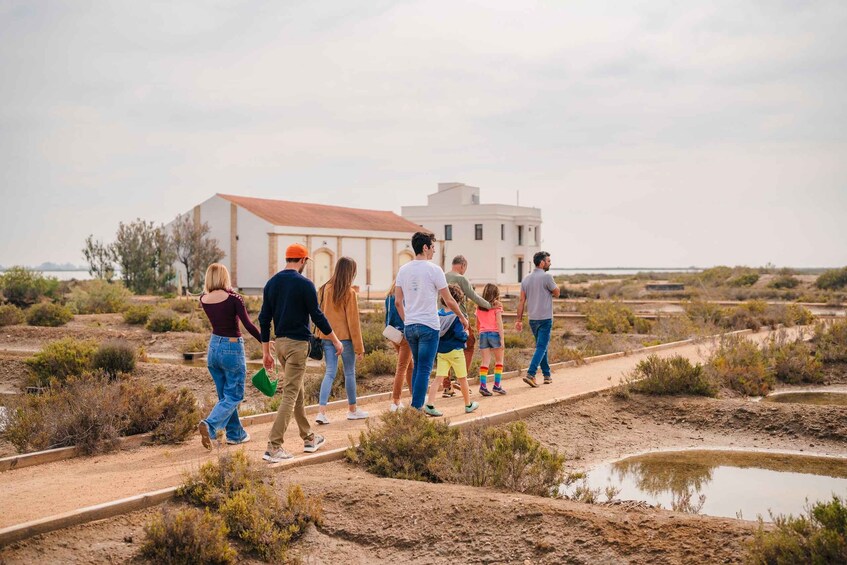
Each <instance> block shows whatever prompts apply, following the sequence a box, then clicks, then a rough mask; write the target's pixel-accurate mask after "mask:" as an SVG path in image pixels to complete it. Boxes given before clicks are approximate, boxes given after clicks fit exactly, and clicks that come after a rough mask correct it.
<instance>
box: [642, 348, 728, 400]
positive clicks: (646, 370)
mask: <svg viewBox="0 0 847 565" xmlns="http://www.w3.org/2000/svg"><path fill="white" fill-rule="evenodd" d="M630 380H631V383H630V385H629V386H630V388H631V389H632V390H633V391H635V392H643V393H646V394H693V395H699V396H715V395H717V393H718V386H717V384H716V383H715V382H713V381H712V380H710V379H709V377H708V375H706V373H705V372H704V371H703V366H702V365H700V363H697V364H696V365H692V364H691V362H690V361H689V360H688V359H686V358H685V357H682V356H681V355H674V356H673V357H671V358H668V359H663V358H662V357H659V356H658V355H655V354H654V355H650V356H649V357H647V359H644V360H643V361H640V362H639V363H638V365H636V367H635V369H634V370H633V372H632V373H631V374H630Z"/></svg>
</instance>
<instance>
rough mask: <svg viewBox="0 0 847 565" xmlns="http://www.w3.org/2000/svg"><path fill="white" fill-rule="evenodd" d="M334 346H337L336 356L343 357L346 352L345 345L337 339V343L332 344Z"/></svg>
mask: <svg viewBox="0 0 847 565" xmlns="http://www.w3.org/2000/svg"><path fill="white" fill-rule="evenodd" d="M332 345H334V346H335V354H336V355H338V356H341V354H342V353H343V352H344V345H343V344H342V343H341V342H340V341H339V340H338V339H337V338H336V340H335V341H333V342H332Z"/></svg>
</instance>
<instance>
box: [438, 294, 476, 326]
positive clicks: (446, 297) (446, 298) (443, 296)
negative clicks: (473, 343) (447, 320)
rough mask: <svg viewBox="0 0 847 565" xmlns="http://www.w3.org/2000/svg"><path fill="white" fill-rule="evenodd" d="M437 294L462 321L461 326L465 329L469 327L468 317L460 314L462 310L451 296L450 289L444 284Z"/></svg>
mask: <svg viewBox="0 0 847 565" xmlns="http://www.w3.org/2000/svg"><path fill="white" fill-rule="evenodd" d="M438 295H439V296H441V300H443V301H444V304H445V305H446V306H447V308H449V309H450V310H452V311H453V313H454V314H456V316H458V317H459V321H460V322H461V323H462V327H463V328H464V329H465V331H467V329H468V328H469V327H470V326H469V324H468V319H467V318H466V317H465V315H464V314H462V310H461V309H460V308H459V303H458V302H456V300H455V299H454V298H453V295H452V294H450V289H449V288H447V287H446V286H445V287H444V288H442V289H441V290H439V291H438Z"/></svg>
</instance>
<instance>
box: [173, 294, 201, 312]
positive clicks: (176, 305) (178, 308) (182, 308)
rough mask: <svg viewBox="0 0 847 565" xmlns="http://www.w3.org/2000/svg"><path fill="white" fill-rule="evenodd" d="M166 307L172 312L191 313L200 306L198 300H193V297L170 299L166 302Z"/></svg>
mask: <svg viewBox="0 0 847 565" xmlns="http://www.w3.org/2000/svg"><path fill="white" fill-rule="evenodd" d="M168 307H169V308H170V309H171V310H173V311H174V312H179V313H180V314H191V313H192V312H194V311H196V310H197V309H198V308H200V302H199V301H195V300H194V299H187V300H186V299H182V298H177V299H176V300H171V301H170V302H169V303H168Z"/></svg>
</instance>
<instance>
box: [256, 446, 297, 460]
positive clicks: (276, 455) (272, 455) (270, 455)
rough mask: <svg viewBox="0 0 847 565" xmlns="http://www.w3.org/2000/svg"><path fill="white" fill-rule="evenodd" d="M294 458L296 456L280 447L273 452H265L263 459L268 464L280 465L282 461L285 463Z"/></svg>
mask: <svg viewBox="0 0 847 565" xmlns="http://www.w3.org/2000/svg"><path fill="white" fill-rule="evenodd" d="M292 457H294V456H293V455H291V454H290V453H288V452H287V451H286V450H285V449H283V448H281V447H280V448H279V449H274V450H273V451H265V454H264V455H263V456H262V459H264V460H265V461H267V462H268V463H279V462H280V461H285V460H286V459H291V458H292Z"/></svg>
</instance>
